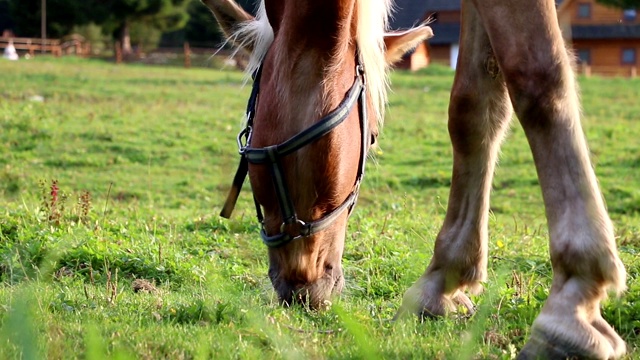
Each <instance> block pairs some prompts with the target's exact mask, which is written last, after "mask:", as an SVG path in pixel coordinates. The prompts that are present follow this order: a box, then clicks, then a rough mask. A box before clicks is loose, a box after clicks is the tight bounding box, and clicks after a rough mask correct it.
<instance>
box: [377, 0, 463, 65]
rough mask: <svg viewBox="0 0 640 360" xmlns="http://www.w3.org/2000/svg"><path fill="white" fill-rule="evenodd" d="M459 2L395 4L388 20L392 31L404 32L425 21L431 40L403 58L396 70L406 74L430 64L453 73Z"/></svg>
mask: <svg viewBox="0 0 640 360" xmlns="http://www.w3.org/2000/svg"><path fill="white" fill-rule="evenodd" d="M460 3H461V0H396V1H395V9H396V11H395V13H394V15H393V16H392V18H391V21H390V25H391V28H392V29H408V28H410V27H412V26H415V25H417V24H420V23H422V22H425V21H428V22H429V26H430V27H431V29H433V33H434V35H435V36H434V37H433V38H431V39H429V40H428V41H426V42H424V43H422V44H420V45H419V46H418V47H417V48H416V49H415V50H414V51H413V52H412V53H410V54H407V55H406V56H405V57H404V58H403V60H402V62H400V64H398V65H397V66H398V67H400V68H406V69H410V70H418V69H421V68H423V67H426V66H428V65H429V63H431V62H435V63H440V64H446V65H448V66H451V67H452V68H454V69H455V67H456V63H457V60H458V48H459V46H458V44H459V42H458V41H459V38H460Z"/></svg>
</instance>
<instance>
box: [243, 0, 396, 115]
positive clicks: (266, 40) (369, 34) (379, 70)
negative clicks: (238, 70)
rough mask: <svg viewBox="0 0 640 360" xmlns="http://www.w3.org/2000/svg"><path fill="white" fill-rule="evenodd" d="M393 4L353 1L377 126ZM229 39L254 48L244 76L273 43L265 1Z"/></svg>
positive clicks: (383, 103) (383, 98) (384, 86)
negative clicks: (386, 42) (386, 36)
mask: <svg viewBox="0 0 640 360" xmlns="http://www.w3.org/2000/svg"><path fill="white" fill-rule="evenodd" d="M392 4H393V0H377V1H372V0H356V13H357V17H358V19H357V34H356V41H357V43H358V50H359V56H360V62H361V63H362V64H363V65H364V69H365V75H366V78H367V84H368V89H367V90H368V91H369V94H370V95H371V101H372V103H373V108H374V110H375V115H376V119H377V120H378V124H379V125H380V126H381V125H382V122H383V120H384V110H385V106H386V103H387V89H388V86H389V84H388V66H387V63H386V61H385V45H384V33H385V31H386V30H387V26H388V17H389V13H390V11H391V7H392ZM232 38H234V39H245V40H244V41H245V42H251V43H252V44H251V45H252V48H253V51H252V53H251V55H250V58H249V64H248V66H247V68H246V69H245V72H246V73H247V75H251V74H253V73H254V72H255V71H256V70H257V69H258V67H260V63H261V62H262V60H263V58H264V56H265V54H266V53H267V50H268V49H269V47H270V46H271V43H272V42H273V29H272V28H271V25H270V24H269V20H268V19H267V12H266V9H265V5H264V0H262V1H260V4H259V7H258V11H257V14H256V19H255V21H246V22H243V23H241V24H240V25H239V26H238V29H237V30H236V31H235V32H234V34H233V36H232ZM242 45H245V44H241V46H242Z"/></svg>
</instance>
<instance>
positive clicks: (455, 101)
mask: <svg viewBox="0 0 640 360" xmlns="http://www.w3.org/2000/svg"><path fill="white" fill-rule="evenodd" d="M485 85H486V86H478V87H473V88H471V87H469V86H464V85H454V87H453V89H452V92H451V101H450V104H449V123H448V130H449V137H450V138H451V143H452V145H453V147H454V149H455V150H456V152H458V153H461V154H473V153H478V152H484V151H486V150H487V149H490V148H491V147H492V146H493V144H494V143H496V142H499V141H500V139H501V137H502V135H501V134H502V133H504V129H505V128H506V126H505V125H506V124H507V123H508V120H509V119H510V118H511V107H510V106H509V102H508V98H507V95H506V91H505V89H504V84H485ZM496 87H499V88H496ZM483 149H484V150H483Z"/></svg>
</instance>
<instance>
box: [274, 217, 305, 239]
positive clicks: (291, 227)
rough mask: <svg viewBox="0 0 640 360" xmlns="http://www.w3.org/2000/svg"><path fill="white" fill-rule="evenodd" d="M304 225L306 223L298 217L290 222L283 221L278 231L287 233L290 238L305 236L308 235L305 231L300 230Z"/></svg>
mask: <svg viewBox="0 0 640 360" xmlns="http://www.w3.org/2000/svg"><path fill="white" fill-rule="evenodd" d="M305 226H307V223H305V222H304V221H302V220H300V219H295V221H294V222H290V223H286V222H283V223H282V225H280V232H281V233H284V234H287V235H289V236H291V237H292V238H298V237H301V236H307V235H309V234H308V233H307V231H305V232H304V233H303V232H302V230H303V229H304V228H305Z"/></svg>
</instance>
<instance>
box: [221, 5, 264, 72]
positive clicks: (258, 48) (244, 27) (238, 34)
mask: <svg viewBox="0 0 640 360" xmlns="http://www.w3.org/2000/svg"><path fill="white" fill-rule="evenodd" d="M231 37H232V38H235V39H242V41H241V43H240V46H239V48H242V47H244V45H246V44H247V43H248V44H251V45H252V48H253V51H252V52H251V53H250V54H249V64H248V65H247V67H246V69H245V73H246V75H247V79H249V77H250V76H251V75H252V74H253V73H254V72H255V71H256V70H258V68H259V67H260V64H261V63H262V60H263V59H264V56H265V55H266V54H267V50H269V47H270V46H271V43H273V29H272V28H271V24H269V19H268V18H267V10H266V8H265V5H264V0H263V1H260V4H259V5H258V10H257V12H256V18H255V20H252V21H245V22H242V23H240V24H239V25H238V28H237V30H236V31H234V33H233V35H232V36H231Z"/></svg>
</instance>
